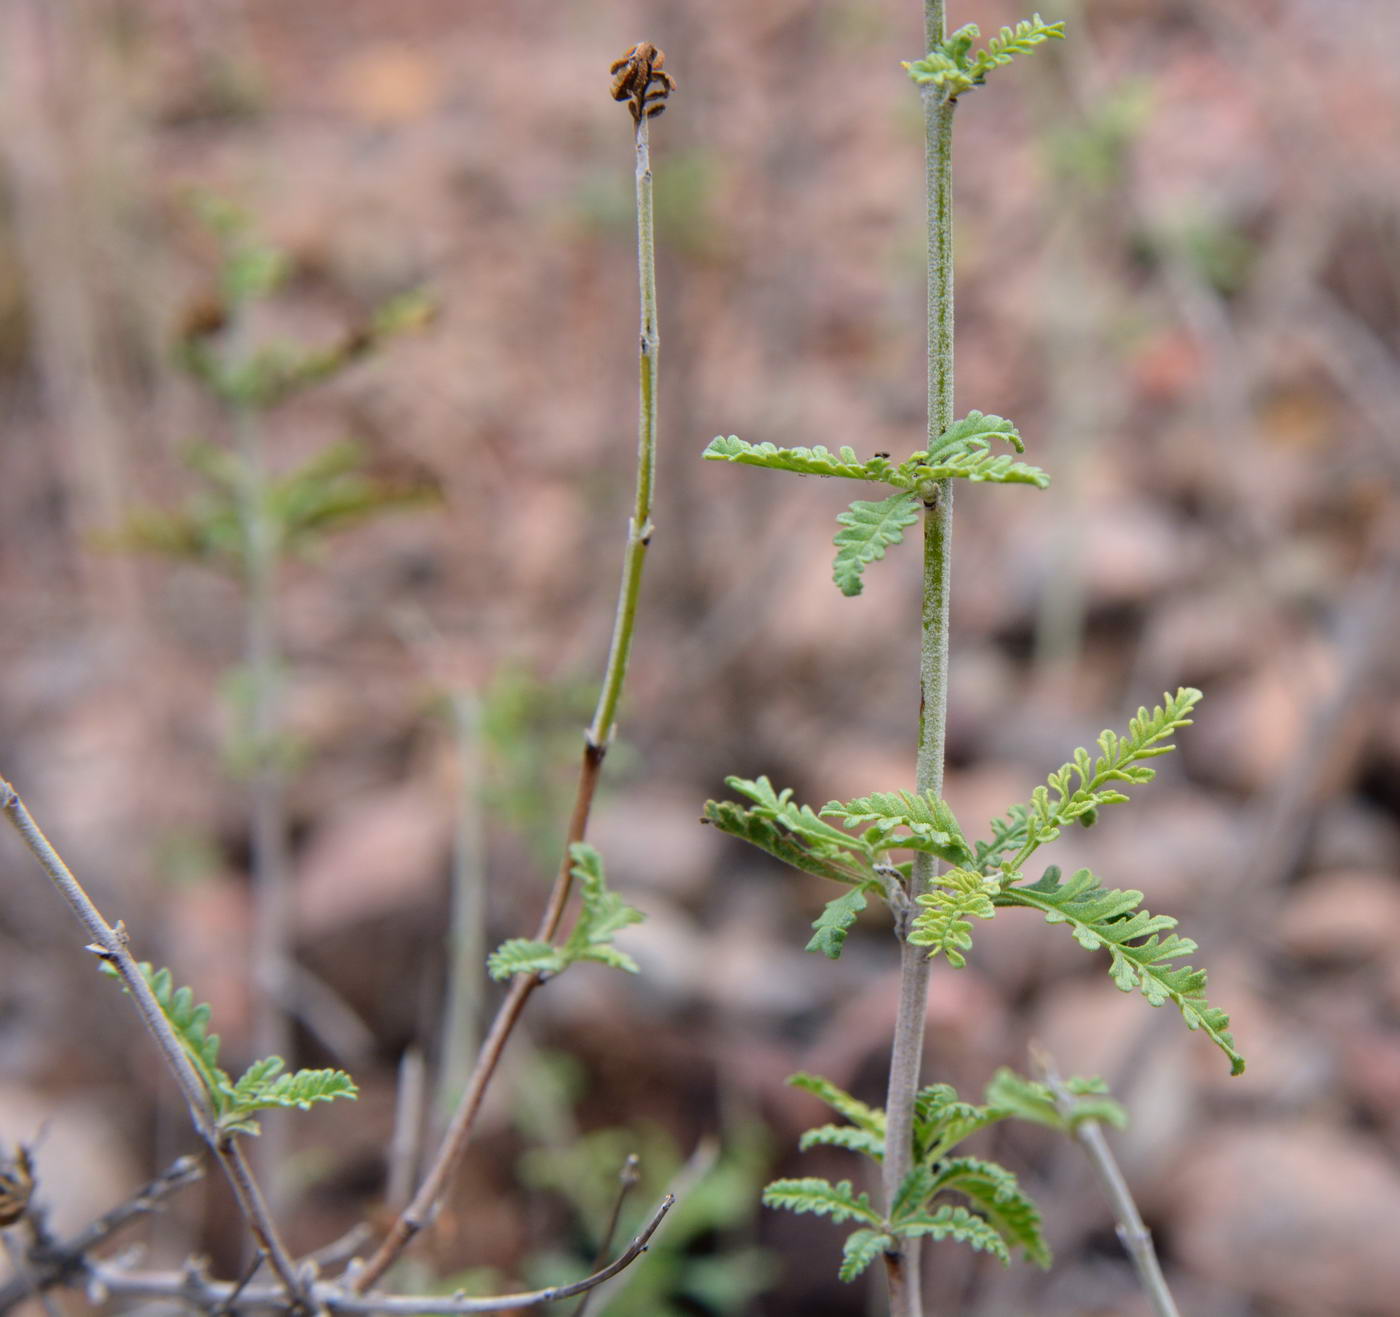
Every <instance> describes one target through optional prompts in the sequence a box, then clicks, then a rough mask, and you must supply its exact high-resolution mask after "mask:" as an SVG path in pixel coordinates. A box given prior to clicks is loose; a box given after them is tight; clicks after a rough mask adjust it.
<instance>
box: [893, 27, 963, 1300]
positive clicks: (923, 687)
mask: <svg viewBox="0 0 1400 1317" xmlns="http://www.w3.org/2000/svg"><path fill="white" fill-rule="evenodd" d="M945 21H946V16H945V13H944V5H943V0H926V3H925V5H924V27H925V41H926V47H925V48H926V49H927V50H932V49H933V48H934V47H935V46H936V45H937V44H938V43H939V42H940V41H942V40H943V33H944V25H945ZM923 97H924V184H925V196H926V202H927V208H928V441H929V444H930V445H931V444H932V443H933V442H934V440H936V439H937V438H938V436H939V435H940V434H942V433H943V431H944V430H946V429H947V428H948V426H949V425H950V424H951V423H952V420H953V214H952V143H953V110H954V106H955V102H954V101H952V100H948V99H946V98H944V97H943V95H942V94H941V92H940V91H939V90H938V89H937V88H935V87H932V86H930V87H926V88H925V89H924V92H923ZM952 530H953V490H952V482H951V481H949V480H945V481H943V482H942V483H941V484H940V485H939V486H938V489H937V496H936V497H935V498H934V499H933V500H932V501H931V502H930V503H929V504H928V505H927V506H926V509H925V512H924V570H923V602H922V610H921V618H920V622H921V633H920V645H919V745H918V760H917V764H916V769H915V787H916V789H917V790H918V791H919V792H931V793H933V794H934V795H941V794H942V792H943V758H944V741H945V733H946V728H947V715H948V588H949V581H950V567H951V561H952V560H951V547H952ZM934 865H935V860H934V857H933V856H931V855H927V854H923V853H919V854H916V855H915V857H914V869H913V873H912V875H911V877H910V882H909V894H910V896H911V897H918V896H920V895H922V894H923V893H924V892H925V891H927V890H928V888H929V885H930V883H931V882H932V880H933V876H934V872H935V868H934ZM907 925H908V921H907V920H901V921H900V922H899V924H898V925H897V931H898V934H899V937H900V965H899V971H900V987H899V1008H898V1014H897V1015H896V1018H895V1030H894V1042H893V1046H892V1049H891V1054H890V1079H889V1090H888V1093H887V1096H886V1100H885V1161H884V1167H883V1189H884V1202H885V1210H886V1211H889V1210H890V1209H891V1207H892V1205H893V1203H894V1199H895V1195H896V1194H897V1193H898V1192H899V1186H900V1185H901V1184H902V1183H903V1182H904V1180H905V1178H906V1177H907V1176H908V1174H909V1172H910V1171H911V1170H912V1169H913V1132H914V1098H915V1096H916V1094H917V1093H918V1090H919V1073H920V1065H921V1062H922V1058H923V1044H924V1022H925V1016H926V1011H927V997H928V979H929V960H928V954H927V952H926V951H925V950H924V949H923V948H921V947H917V946H914V945H913V944H911V943H910V942H909V941H908V940H907V934H908V926H907ZM920 1251H921V1250H920V1241H919V1240H917V1239H913V1240H901V1241H898V1242H897V1243H896V1245H895V1247H894V1249H893V1250H891V1251H890V1252H889V1253H887V1254H886V1255H885V1269H886V1274H887V1276H888V1279H889V1287H890V1313H891V1317H919V1314H921V1313H922V1312H923V1299H922V1286H921V1277H920V1269H919V1257H920Z"/></svg>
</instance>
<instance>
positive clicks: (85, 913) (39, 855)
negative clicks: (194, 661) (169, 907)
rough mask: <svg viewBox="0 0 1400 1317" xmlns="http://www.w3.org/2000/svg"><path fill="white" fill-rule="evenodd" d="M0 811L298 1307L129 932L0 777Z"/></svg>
mask: <svg viewBox="0 0 1400 1317" xmlns="http://www.w3.org/2000/svg"><path fill="white" fill-rule="evenodd" d="M0 810H3V811H4V812H5V814H6V815H7V816H8V818H9V820H10V822H11V824H12V825H13V826H14V829H15V831H16V832H18V833H19V835H20V837H21V838H22V839H23V841H24V844H25V845H26V846H28V847H29V849H30V851H31V852H32V853H33V855H34V858H35V859H36V860H38V861H39V864H40V866H41V867H42V868H43V870H44V872H45V873H46V874H48V876H49V879H50V880H51V881H52V883H53V885H54V886H55V887H57V888H58V891H59V894H60V895H61V896H62V897H63V899H64V900H65V901H67V902H68V905H69V907H70V908H71V909H72V911H73V913H74V914H75V915H77V916H78V920H79V922H80V923H81V924H82V925H83V927H84V929H86V930H87V933H88V936H89V937H90V938H91V939H92V941H91V943H90V944H89V945H90V949H91V950H93V951H95V952H96V954H97V955H98V956H99V957H100V958H101V959H102V960H103V961H105V962H106V963H107V964H109V965H111V966H112V968H113V969H114V970H116V972H117V976H118V977H119V978H120V979H121V981H122V984H123V986H124V987H125V988H126V990H127V992H128V993H130V994H131V998H132V1000H133V1001H134V1002H135V1003H136V1009H137V1010H138V1011H139V1012H140V1014H141V1018H142V1020H143V1021H145V1024H146V1028H147V1029H149V1030H150V1031H151V1034H152V1035H153V1036H154V1038H155V1040H156V1044H157V1045H158V1046H159V1048H160V1050H161V1052H162V1054H163V1055H164V1057H165V1060H166V1064H167V1065H169V1067H170V1069H171V1072H172V1073H173V1074H174V1076H175V1079H176V1082H177V1083H178V1084H179V1085H180V1091H181V1092H182V1093H183V1094H184V1097H185V1103H186V1105H187V1106H188V1107H189V1111H190V1119H191V1120H192V1121H193V1122H194V1127H195V1129H196V1130H197V1131H198V1133H199V1136H200V1138H202V1139H203V1140H204V1141H205V1143H207V1144H208V1145H209V1147H210V1149H211V1150H212V1151H213V1153H214V1156H215V1157H216V1158H218V1161H219V1164H220V1165H221V1166H222V1167H223V1169H224V1173H225V1175H227V1176H228V1180H229V1183H230V1185H232V1187H233V1192H234V1196H235V1197H236V1198H237V1199H238V1205H239V1207H240V1208H241V1209H242V1212H243V1216H244V1218H245V1219H246V1220H247V1222H248V1228H249V1229H250V1230H251V1231H252V1233H253V1238H254V1239H255V1240H256V1241H257V1244H258V1247H259V1248H261V1249H262V1250H264V1251H265V1252H266V1253H267V1256H268V1260H269V1261H270V1262H271V1264H272V1269H273V1270H274V1271H275V1272H276V1273H277V1278H278V1280H280V1281H281V1282H282V1286H283V1288H284V1290H285V1291H286V1294H287V1296H288V1298H289V1299H291V1300H292V1304H293V1306H294V1307H295V1306H299V1305H300V1304H301V1302H302V1286H301V1283H300V1281H299V1280H298V1279H297V1274H296V1269H295V1268H294V1267H293V1265H292V1260H291V1256H290V1254H289V1253H288V1252H287V1249H286V1247H285V1246H284V1245H283V1243H282V1239H281V1236H280V1235H279V1233H278V1230H277V1226H276V1224H275V1223H274V1221H273V1220H272V1217H271V1215H270V1214H269V1212H268V1210H267V1204H266V1202H265V1201H264V1199H263V1195H262V1191H261V1189H259V1187H258V1184H257V1181H256V1180H255V1179H254V1178H253V1173H252V1171H251V1170H250V1169H249V1167H248V1163H247V1160H246V1159H245V1158H244V1156H243V1151H242V1149H241V1148H240V1147H239V1146H238V1143H237V1142H236V1141H235V1139H234V1137H233V1136H232V1135H230V1134H228V1133H227V1132H226V1131H223V1130H220V1129H219V1127H218V1123H217V1121H216V1119H215V1113H214V1109H213V1106H212V1105H211V1103H210V1101H209V1095H208V1094H207V1093H206V1092H205V1090H204V1084H203V1081H201V1079H200V1078H199V1075H198V1073H197V1072H196V1071H195V1068H194V1066H193V1065H192V1064H191V1063H190V1059H189V1057H188V1056H187V1055H186V1053H185V1048H184V1044H183V1043H181V1041H180V1040H179V1038H178V1037H176V1035H175V1031H174V1030H173V1029H172V1028H171V1027H170V1024H169V1022H168V1021H167V1020H166V1018H165V1014H164V1012H163V1011H162V1010H161V1008H160V1003H159V1002H158V1001H156V998H155V993H153V992H152V991H151V986H150V984H149V983H147V982H146V976H145V975H144V974H143V973H142V972H141V968H140V966H139V965H137V963H136V961H135V960H134V959H133V958H132V955H131V952H130V950H129V949H128V946H127V944H128V942H129V940H130V939H129V938H128V937H127V932H126V929H125V927H124V926H123V925H122V924H121V923H120V922H118V924H117V925H116V927H113V926H112V925H111V924H109V923H108V922H107V921H106V920H105V919H104V918H103V917H102V914H101V912H100V911H99V910H98V909H97V907H96V906H95V905H94V904H93V902H92V899H91V897H89V896H88V894H87V893H86V892H85V891H84V890H83V888H82V885H81V884H80V883H79V882H78V880H77V879H76V878H75V877H74V876H73V874H72V871H71V870H70V869H69V868H68V866H67V865H66V864H64V862H63V860H62V858H61V857H60V856H59V854H58V852H57V851H56V850H54V848H53V846H52V844H51V843H50V842H49V839H48V838H47V837H46V836H44V834H43V832H42V831H41V830H40V828H39V825H38V824H37V823H35V822H34V819H33V816H32V815H31V814H30V813H29V811H28V809H26V808H25V805H24V801H23V800H21V799H20V796H19V793H18V792H17V791H16V790H15V789H14V787H13V786H11V785H10V783H9V782H8V781H6V780H5V778H3V777H0Z"/></svg>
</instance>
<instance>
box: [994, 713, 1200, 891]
mask: <svg viewBox="0 0 1400 1317" xmlns="http://www.w3.org/2000/svg"><path fill="white" fill-rule="evenodd" d="M1201 699H1202V695H1201V692H1200V691H1198V690H1196V689H1195V688H1194V687H1191V686H1183V687H1181V688H1180V689H1179V690H1178V691H1177V692H1176V694H1175V695H1164V696H1163V697H1162V703H1161V704H1159V705H1158V706H1157V707H1156V708H1154V709H1153V710H1152V711H1151V712H1150V713H1149V712H1148V710H1147V709H1146V708H1141V709H1139V710H1138V711H1137V715H1136V717H1134V718H1133V719H1132V720H1131V722H1130V723H1129V725H1128V731H1127V734H1126V735H1123V736H1120V735H1119V734H1118V733H1117V732H1114V731H1112V730H1109V731H1104V732H1100V733H1099V740H1098V746H1099V753H1098V756H1097V757H1091V756H1090V753H1089V751H1088V750H1086V749H1084V748H1083V747H1082V746H1081V747H1080V748H1079V749H1078V750H1076V751H1075V752H1074V757H1073V758H1072V759H1071V760H1070V761H1069V763H1067V764H1063V765H1062V766H1061V767H1059V768H1057V769H1056V770H1055V771H1054V772H1053V773H1051V774H1050V777H1049V778H1048V780H1047V782H1046V784H1045V785H1044V786H1040V787H1037V788H1036V789H1035V791H1034V792H1033V793H1032V797H1031V802H1030V804H1029V805H1018V806H1015V807H1014V808H1013V809H1012V810H1011V812H1010V813H1009V814H1008V815H1007V816H1006V818H1005V819H1003V820H999V821H998V822H997V823H994V824H993V825H992V827H993V829H994V832H995V837H994V840H993V842H992V843H984V844H983V845H981V846H979V847H978V848H977V855H978V858H979V859H980V861H981V863H982V867H984V868H985V867H988V866H990V865H994V864H998V865H1000V867H1001V868H1002V870H1003V872H1006V873H1012V872H1014V871H1016V870H1018V869H1019V868H1020V866H1021V865H1022V864H1023V863H1024V862H1025V861H1026V860H1027V859H1028V858H1029V857H1030V856H1031V855H1032V854H1033V853H1034V851H1035V850H1036V848H1037V847H1040V846H1043V845H1045V844H1046V843H1047V842H1051V841H1054V840H1055V838H1056V837H1058V836H1059V835H1060V831H1061V829H1062V828H1063V827H1064V826H1065V825H1066V824H1068V823H1073V822H1076V821H1089V820H1092V818H1093V817H1094V816H1095V815H1096V813H1097V811H1098V809H1099V808H1100V807H1101V806H1103V805H1112V804H1117V803H1119V802H1120V801H1124V800H1127V799H1128V797H1127V796H1126V795H1125V794H1124V793H1123V792H1122V791H1121V790H1119V785H1120V784H1122V785H1132V784H1135V783H1142V782H1150V781H1152V779H1153V778H1154V777H1156V776H1157V773H1156V770H1155V769H1153V768H1149V767H1148V766H1147V764H1146V762H1145V761H1147V760H1149V759H1155V758H1156V757H1157V756H1159V755H1165V754H1170V753H1171V752H1172V750H1173V749H1174V748H1175V747H1174V746H1172V745H1169V744H1167V743H1166V742H1167V741H1168V740H1169V739H1170V737H1171V735H1172V733H1173V732H1175V731H1176V730H1177V728H1179V727H1189V726H1190V725H1191V719H1190V718H1189V717H1187V715H1188V714H1189V713H1190V712H1191V710H1192V709H1193V708H1194V707H1195V706H1196V704H1197V703H1199V701H1200V700H1201ZM1076 779H1077V780H1076ZM1013 848H1015V855H1014V857H1013V858H1012V859H1011V860H1009V861H1008V860H1004V859H1003V858H1002V857H1003V856H1004V855H1005V854H1006V852H1007V851H1009V850H1012V849H1013Z"/></svg>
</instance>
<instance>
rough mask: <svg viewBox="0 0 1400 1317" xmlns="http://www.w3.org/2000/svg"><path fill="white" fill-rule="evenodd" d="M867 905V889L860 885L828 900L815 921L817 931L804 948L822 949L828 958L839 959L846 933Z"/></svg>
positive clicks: (814, 925) (811, 949) (810, 949)
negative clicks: (832, 899)
mask: <svg viewBox="0 0 1400 1317" xmlns="http://www.w3.org/2000/svg"><path fill="white" fill-rule="evenodd" d="M865 906H866V900H865V891H864V889H863V888H860V887H853V888H851V890H850V891H849V892H847V893H846V894H845V895H844V896H838V897H837V898H836V899H835V900H834V901H828V902H827V903H826V908H825V909H824V910H823V911H822V912H821V914H820V915H818V916H817V918H816V919H815V920H814V921H813V923H812V927H813V928H814V929H816V930H817V931H816V932H815V933H814V934H813V935H812V940H811V941H810V942H808V943H807V946H806V947H805V948H804V949H805V950H807V951H820V952H821V953H822V955H824V956H825V957H826V958H827V959H828V960H839V959H840V958H841V948H842V947H844V946H845V945H846V934H847V933H848V932H849V931H850V929H851V925H852V924H854V923H855V922H856V918H857V916H858V915H859V914H860V912H861V911H862V910H864V909H865Z"/></svg>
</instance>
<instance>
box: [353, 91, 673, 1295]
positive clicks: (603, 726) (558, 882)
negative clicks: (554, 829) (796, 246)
mask: <svg viewBox="0 0 1400 1317" xmlns="http://www.w3.org/2000/svg"><path fill="white" fill-rule="evenodd" d="M636 142H637V268H638V275H639V279H640V284H641V338H640V356H641V363H640V379H641V398H640V409H639V418H638V425H637V429H638V444H637V490H636V499H635V502H634V504H633V511H632V515H631V517H630V518H629V520H628V526H627V547H626V550H625V552H624V554H623V560H622V581H621V585H620V587H619V590H618V600H617V615H616V621H615V622H614V625H613V635H612V644H611V647H610V648H609V651H608V663H607V669H606V671H605V672H604V674H603V682H602V686H601V689H600V691H599V695H598V705H597V708H596V710H595V711H594V715H593V722H592V724H591V725H590V726H589V728H588V732H587V735H586V737H585V741H584V747H583V759H582V762H581V763H580V765H579V776H578V786H577V789H576V791H575V794H574V807H573V813H572V814H571V815H570V818H569V828H568V833H567V836H566V839H565V844H564V853H563V855H562V856H561V858H560V862H559V870H558V872H557V873H556V875H555V879H554V886H553V888H552V889H551V891H550V896H549V901H548V903H547V905H546V907H545V911H544V914H543V915H542V916H541V918H540V924H539V928H538V929H537V930H536V933H535V937H536V939H537V940H539V941H549V940H551V939H553V937H554V935H555V934H556V933H557V932H558V931H559V925H560V923H561V922H562V920H563V918H564V911H565V909H566V907H567V906H568V902H569V893H570V891H571V889H572V886H573V858H572V856H571V855H570V854H569V848H570V847H571V846H572V845H573V844H574V843H575V842H579V841H582V840H583V839H584V835H585V833H586V832H587V830H588V816H589V813H590V811H591V810H592V806H593V796H594V793H595V791H596V790H597V785H598V778H599V775H600V773H601V771H602V767H603V759H604V757H605V756H606V754H607V751H608V745H609V743H610V741H611V740H612V734H613V727H614V725H615V723H616V720H617V709H618V704H619V702H620V701H621V698H622V685H623V680H624V679H625V677H626V676H627V660H628V657H629V655H630V653H631V650H632V636H633V633H634V631H635V630H636V618H637V598H638V595H639V593H640V591H641V583H642V567H643V565H644V563H645V560H646V549H647V545H648V544H649V543H650V542H651V533H652V521H651V499H652V485H653V479H654V476H653V473H654V470H655V463H656V378H657V375H656V372H657V358H658V353H659V347H660V338H659V336H658V334H657V329H656V271H655V258H654V246H653V236H652V235H653V227H652V199H651V147H650V141H649V136H648V118H647V116H646V115H645V114H642V115H639V116H638V117H637V121H636ZM540 981H541V980H540V976H539V975H538V974H521V975H517V976H516V978H515V981H514V982H513V983H512V984H511V986H510V991H509V992H507V993H506V996H505V999H504V1000H503V1001H502V1003H501V1005H500V1007H499V1008H498V1010H497V1012H496V1017H495V1019H494V1020H492V1022H491V1027H490V1029H489V1030H488V1031H487V1034H486V1038H485V1040H484V1041H483V1043H482V1045H481V1051H480V1053H479V1054H478V1056H477V1062H476V1068H475V1070H474V1071H473V1072H472V1075H471V1077H470V1079H469V1080H468V1081H467V1086H466V1088H465V1090H464V1091H463V1093H462V1097H461V1100H460V1101H459V1102H458V1104H457V1109H456V1111H454V1112H453V1114H452V1119H451V1121H450V1122H449V1124H448V1126H447V1130H446V1132H445V1133H444V1135H443V1138H442V1144H441V1146H440V1147H439V1149H438V1151H437V1152H436V1154H435V1155H434V1157H433V1160H432V1162H431V1164H430V1165H429V1167H428V1170H427V1173H426V1174H425V1176H424V1179H423V1182H422V1184H421V1185H420V1186H419V1188H418V1191H417V1193H415V1194H414V1195H413V1198H412V1200H411V1201H410V1202H409V1204H408V1206H407V1207H405V1208H404V1209H403V1211H402V1212H401V1213H400V1214H399V1216H398V1218H397V1219H396V1220H395V1221H394V1224H393V1225H392V1226H391V1227H390V1228H389V1233H388V1235H386V1236H385V1238H384V1241H383V1243H381V1244H380V1246H379V1248H378V1249H377V1250H376V1251H375V1253H374V1254H373V1256H372V1257H371V1258H370V1259H369V1261H368V1262H366V1263H365V1264H364V1266H362V1267H361V1268H359V1270H358V1271H357V1272H356V1273H355V1276H354V1279H353V1281H352V1285H353V1287H354V1289H355V1291H356V1292H357V1293H360V1294H363V1293H365V1292H366V1291H367V1290H368V1289H369V1288H370V1286H372V1285H373V1284H374V1283H375V1281H377V1280H378V1279H379V1278H380V1277H381V1276H382V1275H383V1274H384V1272H385V1271H386V1270H388V1268H389V1267H390V1266H392V1265H393V1263H394V1261H395V1259H397V1258H398V1256H399V1255H400V1254H401V1253H402V1252H403V1250H404V1249H405V1248H406V1247H407V1246H408V1244H409V1242H410V1241H411V1240H412V1239H413V1238H414V1236H415V1235H417V1234H418V1232H419V1231H420V1230H422V1229H423V1228H424V1226H426V1225H427V1224H428V1223H429V1222H430V1221H431V1220H432V1218H433V1214H434V1212H436V1210H437V1205H438V1203H439V1202H440V1201H441V1199H442V1196H443V1194H444V1193H445V1192H446V1190H447V1186H448V1184H449V1183H450V1181H451V1179H452V1176H453V1174H454V1173H455V1171H456V1169H457V1166H458V1164H459V1163H460V1162H461V1159H462V1156H463V1154H464V1153H465V1152H466V1150H467V1145H468V1144H469V1142H470V1141H471V1134H472V1128H473V1126H474V1125H475V1123H476V1116H477V1113H478V1111H480V1109H481V1103H482V1100H483V1098H484V1097H485V1096H486V1089H487V1086H488V1085H489V1084H490V1082H491V1079H492V1077H493V1076H494V1075H495V1073H496V1067H497V1066H498V1065H499V1064H500V1060H501V1057H502V1055H503V1054H504V1052H505V1048H506V1044H507V1042H508V1041H509V1040H510V1036H511V1033H512V1031H513V1030H514V1028H515V1023H516V1021H517V1020H518V1019H519V1018H520V1014H521V1012H522V1011H523V1010H524V1009H525V1003H526V1002H527V1001H528V1000H529V998H530V994H531V993H533V992H534V990H535V989H536V988H537V987H539V985H540Z"/></svg>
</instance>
